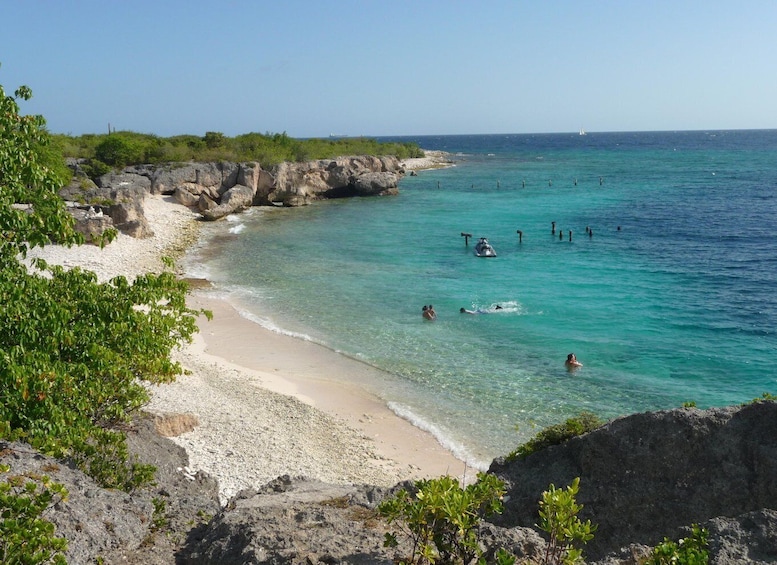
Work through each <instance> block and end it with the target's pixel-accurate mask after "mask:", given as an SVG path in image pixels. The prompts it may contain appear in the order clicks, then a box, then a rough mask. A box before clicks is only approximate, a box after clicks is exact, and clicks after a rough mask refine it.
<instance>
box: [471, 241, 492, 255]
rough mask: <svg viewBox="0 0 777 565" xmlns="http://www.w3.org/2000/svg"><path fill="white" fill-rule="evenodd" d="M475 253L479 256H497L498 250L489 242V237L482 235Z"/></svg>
mask: <svg viewBox="0 0 777 565" xmlns="http://www.w3.org/2000/svg"><path fill="white" fill-rule="evenodd" d="M475 255H477V256H478V257H496V251H495V250H494V248H493V247H492V246H491V244H490V243H488V239H486V238H485V237H481V238H480V239H479V240H478V242H477V243H476V244H475Z"/></svg>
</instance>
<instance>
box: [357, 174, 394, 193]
mask: <svg viewBox="0 0 777 565" xmlns="http://www.w3.org/2000/svg"><path fill="white" fill-rule="evenodd" d="M398 184H399V177H398V176H397V174H396V173H389V172H380V173H365V174H363V175H360V176H358V177H356V178H355V179H354V180H353V183H352V184H351V186H352V187H353V193H354V194H355V195H356V196H385V195H396V194H399V190H398V188H397V186H398Z"/></svg>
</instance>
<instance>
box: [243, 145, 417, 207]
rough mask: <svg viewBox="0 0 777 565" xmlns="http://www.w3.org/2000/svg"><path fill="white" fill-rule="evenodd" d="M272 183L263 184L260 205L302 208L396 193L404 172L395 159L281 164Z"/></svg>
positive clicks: (356, 158)
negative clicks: (332, 200)
mask: <svg viewBox="0 0 777 565" xmlns="http://www.w3.org/2000/svg"><path fill="white" fill-rule="evenodd" d="M271 175H272V178H273V182H272V183H263V184H262V185H261V186H260V190H259V191H258V193H257V195H256V200H255V202H256V203H258V204H260V205H270V204H282V205H283V206H302V205H305V204H309V203H311V202H313V201H315V200H320V199H323V198H343V197H349V196H382V195H390V194H396V193H397V186H398V184H399V180H400V179H401V178H402V176H404V169H403V168H402V167H401V165H400V163H399V160H398V159H397V158H396V157H391V156H384V157H373V156H370V155H362V156H358V157H338V158H336V159H324V160H320V161H307V162H305V163H280V164H279V165H277V166H276V167H275V168H274V169H273V170H272V173H271Z"/></svg>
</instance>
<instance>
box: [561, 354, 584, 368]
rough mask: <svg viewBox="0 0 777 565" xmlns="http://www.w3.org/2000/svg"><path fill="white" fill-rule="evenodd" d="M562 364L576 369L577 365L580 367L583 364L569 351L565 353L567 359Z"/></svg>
mask: <svg viewBox="0 0 777 565" xmlns="http://www.w3.org/2000/svg"><path fill="white" fill-rule="evenodd" d="M564 365H566V366H567V369H570V370H571V369H577V368H578V367H582V366H583V364H582V363H581V362H580V361H578V360H577V357H576V356H575V354H574V353H570V354H569V355H567V360H566V361H565V362H564Z"/></svg>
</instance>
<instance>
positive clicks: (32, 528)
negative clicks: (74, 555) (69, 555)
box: [0, 465, 68, 565]
mask: <svg viewBox="0 0 777 565" xmlns="http://www.w3.org/2000/svg"><path fill="white" fill-rule="evenodd" d="M8 471H9V468H8V467H7V466H2V465H0V473H3V474H5V473H8ZM67 494H68V493H67V490H66V489H65V487H63V486H62V485H61V484H58V483H52V482H51V481H50V480H49V478H48V477H46V476H43V477H27V478H25V477H21V476H18V475H17V476H9V477H5V478H4V480H3V481H2V482H0V563H7V564H9V565H10V564H24V565H38V564H46V563H55V564H57V565H60V564H64V563H66V561H65V557H64V555H63V552H64V551H66V550H67V540H65V539H64V538H58V537H56V536H55V535H54V531H55V527H54V524H52V523H51V522H49V521H48V520H46V519H45V518H42V517H41V516H42V515H43V514H44V513H45V512H46V510H48V509H49V508H51V507H52V506H53V505H54V504H56V503H57V502H59V501H61V500H65V499H67Z"/></svg>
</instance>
